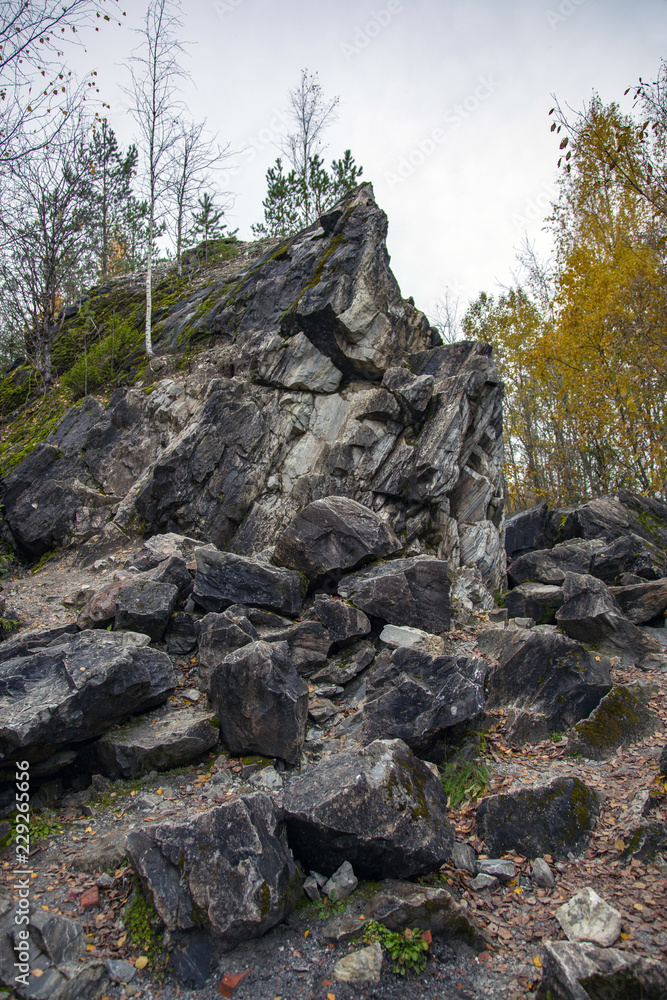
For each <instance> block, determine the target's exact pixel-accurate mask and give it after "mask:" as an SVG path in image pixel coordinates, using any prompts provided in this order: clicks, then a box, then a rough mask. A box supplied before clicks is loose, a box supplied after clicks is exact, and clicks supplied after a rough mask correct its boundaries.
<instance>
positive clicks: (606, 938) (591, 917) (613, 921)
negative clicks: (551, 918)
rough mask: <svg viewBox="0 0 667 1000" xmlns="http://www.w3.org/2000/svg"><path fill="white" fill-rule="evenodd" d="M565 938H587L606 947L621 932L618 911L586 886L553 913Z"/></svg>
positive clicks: (573, 939) (570, 939)
mask: <svg viewBox="0 0 667 1000" xmlns="http://www.w3.org/2000/svg"><path fill="white" fill-rule="evenodd" d="M555 917H556V920H557V921H558V923H559V924H560V925H561V927H562V928H563V931H564V932H565V936H566V937H567V939H568V941H590V942H591V943H592V944H597V945H599V946H600V947H601V948H610V947H611V945H612V944H613V943H614V942H615V941H616V940H617V939H618V936H619V934H620V933H621V914H620V913H619V912H618V910H617V909H616V908H615V907H613V906H610V905H609V904H608V903H605V901H604V899H602V898H601V897H600V896H598V894H597V892H595V890H594V889H591V888H590V887H589V886H587V887H586V888H585V889H582V890H581V892H578V893H577V894H576V895H575V896H572V898H571V899H569V900H568V901H567V903H564V904H563V905H562V906H559V907H558V909H557V910H556V912H555Z"/></svg>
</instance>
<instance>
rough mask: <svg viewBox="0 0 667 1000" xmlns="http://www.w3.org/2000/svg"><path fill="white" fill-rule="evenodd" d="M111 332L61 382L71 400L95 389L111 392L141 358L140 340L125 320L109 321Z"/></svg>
mask: <svg viewBox="0 0 667 1000" xmlns="http://www.w3.org/2000/svg"><path fill="white" fill-rule="evenodd" d="M110 326H111V332H110V333H109V334H108V335H107V336H106V337H104V338H103V339H102V340H98V341H97V343H95V344H94V345H93V346H92V347H91V348H90V350H84V353H83V356H82V357H79V359H78V360H77V361H75V362H74V364H73V365H72V367H71V368H70V369H69V371H67V372H65V373H64V374H63V375H62V376H61V379H60V384H61V386H62V387H63V388H64V389H65V390H66V391H67V392H69V393H70V394H71V395H72V396H73V398H74V399H79V398H80V397H81V396H85V395H87V394H88V393H91V392H96V391H97V390H98V389H110V388H111V387H112V386H113V385H114V384H115V383H116V382H117V381H118V379H119V378H120V377H121V376H122V375H126V374H127V373H128V371H129V369H130V368H131V366H132V364H133V363H136V362H137V361H138V359H139V357H140V356H142V344H143V337H142V334H141V331H139V330H137V329H135V328H134V327H133V326H132V324H131V323H130V322H128V321H127V320H119V319H118V318H117V317H116V316H113V317H112V318H111V324H110Z"/></svg>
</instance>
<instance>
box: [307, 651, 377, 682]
mask: <svg viewBox="0 0 667 1000" xmlns="http://www.w3.org/2000/svg"><path fill="white" fill-rule="evenodd" d="M374 659H375V647H374V646H371V645H370V644H369V643H366V642H359V643H355V644H354V645H353V646H350V647H349V648H348V649H346V650H345V651H344V652H342V653H340V654H339V655H338V656H334V657H332V658H331V659H330V660H329V662H328V663H327V665H326V667H323V668H322V670H318V671H317V673H315V674H313V675H312V677H311V678H310V680H311V682H312V683H313V684H322V683H327V682H328V683H331V684H336V685H341V684H342V685H345V684H349V682H350V681H351V680H353V679H354V678H355V677H356V676H357V675H358V674H360V673H361V672H362V670H365V669H366V667H367V666H368V665H369V664H370V663H372V662H373V660H374Z"/></svg>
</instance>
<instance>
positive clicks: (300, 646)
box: [260, 621, 331, 677]
mask: <svg viewBox="0 0 667 1000" xmlns="http://www.w3.org/2000/svg"><path fill="white" fill-rule="evenodd" d="M260 635H262V638H264V639H266V641H267V642H286V643H287V646H288V648H289V656H290V660H291V662H292V666H293V667H294V669H295V670H296V671H297V673H299V674H302V675H303V676H306V677H307V676H309V675H310V674H312V673H313V671H315V670H317V669H318V667H321V666H323V665H324V664H325V663H326V662H327V656H328V654H329V650H330V648H331V636H330V635H329V632H328V631H327V629H325V627H324V625H322V623H321V622H314V621H304V622H297V623H296V625H289V626H288V627H287V628H283V629H278V630H277V631H274V630H273V629H270V630H267V631H264V630H262V629H260Z"/></svg>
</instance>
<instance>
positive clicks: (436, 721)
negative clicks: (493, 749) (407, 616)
mask: <svg viewBox="0 0 667 1000" xmlns="http://www.w3.org/2000/svg"><path fill="white" fill-rule="evenodd" d="M486 670H487V665H486V662H485V661H484V660H482V659H481V658H479V657H476V656H466V655H461V656H429V654H428V653H424V652H421V650H419V649H415V648H414V647H413V648H410V647H405V646H402V647H399V648H398V649H395V650H394V651H393V652H392V653H391V654H389V653H388V652H387V651H385V652H383V653H380V654H379V655H378V656H377V658H376V660H375V665H374V667H373V669H372V670H371V671H370V673H369V675H368V678H367V680H366V705H365V708H364V737H365V738H366V739H367V740H374V739H378V738H382V739H401V740H403V741H404V742H405V743H407V744H408V746H409V747H410V748H411V749H412V750H413V751H414V752H415V753H418V754H422V753H426V752H428V750H429V749H431V748H432V747H433V746H434V744H435V743H436V742H437V741H438V740H439V739H440V738H441V737H442V736H443V735H444V733H445V732H446V730H447V729H450V728H451V727H452V726H455V725H457V724H458V723H460V722H465V721H466V719H473V718H475V716H477V715H479V714H480V712H481V711H482V710H483V708H484V678H485V676H486Z"/></svg>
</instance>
